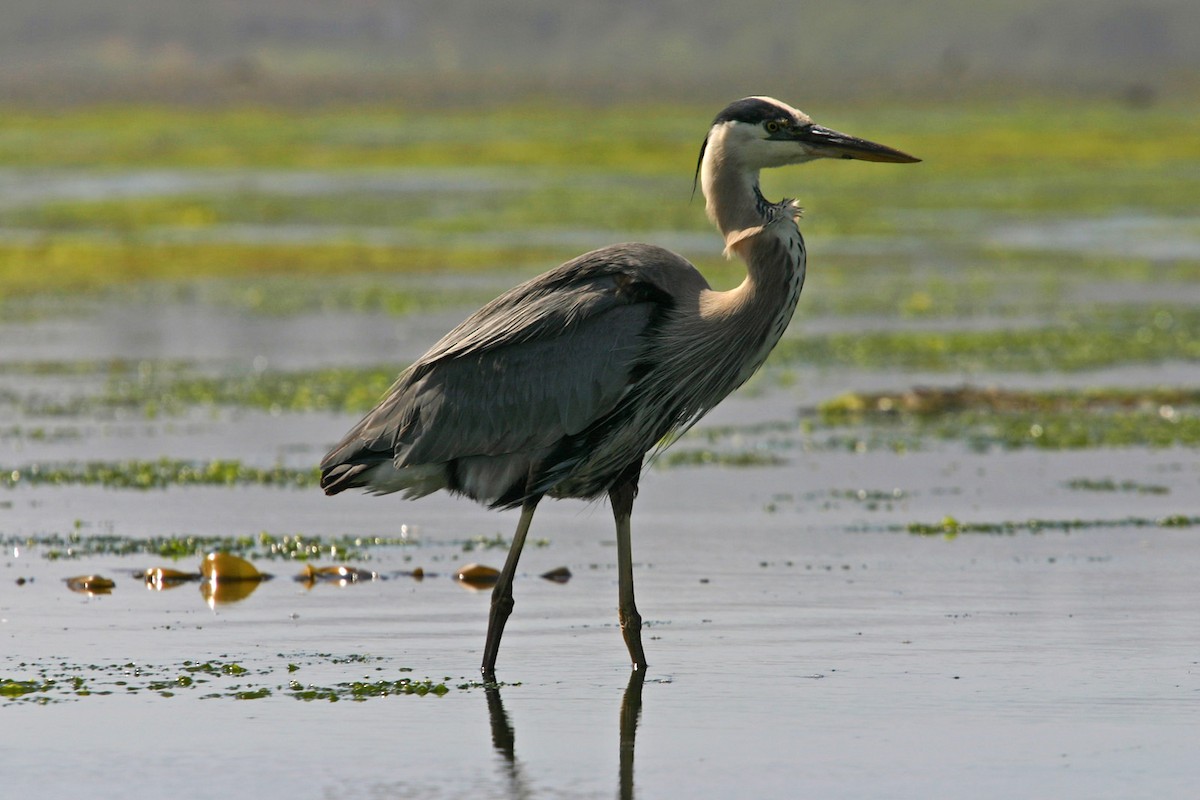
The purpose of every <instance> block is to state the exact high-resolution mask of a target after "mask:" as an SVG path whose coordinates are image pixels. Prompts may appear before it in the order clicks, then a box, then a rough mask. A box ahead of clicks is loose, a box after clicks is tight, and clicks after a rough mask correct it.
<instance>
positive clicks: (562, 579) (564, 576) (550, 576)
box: [542, 567, 571, 583]
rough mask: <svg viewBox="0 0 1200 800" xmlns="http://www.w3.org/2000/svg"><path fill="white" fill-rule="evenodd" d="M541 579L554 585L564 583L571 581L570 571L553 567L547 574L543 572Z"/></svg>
mask: <svg viewBox="0 0 1200 800" xmlns="http://www.w3.org/2000/svg"><path fill="white" fill-rule="evenodd" d="M542 577H543V578H545V579H546V580H548V581H554V582H555V583H566V582H567V581H569V580H571V570H569V569H567V568H566V567H555V568H554V569H552V570H550V571H549V572H543V573H542Z"/></svg>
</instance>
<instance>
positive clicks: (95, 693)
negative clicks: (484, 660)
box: [0, 653, 473, 705]
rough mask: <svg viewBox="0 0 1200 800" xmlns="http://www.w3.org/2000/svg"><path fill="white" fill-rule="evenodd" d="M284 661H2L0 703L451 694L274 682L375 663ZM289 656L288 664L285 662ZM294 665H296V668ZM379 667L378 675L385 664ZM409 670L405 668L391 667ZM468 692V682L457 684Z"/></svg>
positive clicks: (439, 684) (396, 683) (403, 682)
mask: <svg viewBox="0 0 1200 800" xmlns="http://www.w3.org/2000/svg"><path fill="white" fill-rule="evenodd" d="M277 658H278V659H280V660H281V663H275V661H273V660H270V659H266V660H262V661H260V662H259V663H255V664H253V665H250V666H246V665H245V664H243V663H241V662H239V661H236V660H229V658H228V657H227V656H221V657H217V658H210V659H206V660H204V661H192V660H185V661H182V662H179V663H175V664H153V663H144V662H123V663H105V664H94V663H93V664H89V663H84V662H74V661H69V660H65V659H53V658H48V659H43V660H41V661H38V662H35V663H29V662H18V663H12V662H11V661H10V663H7V664H5V665H3V666H2V667H0V669H4V670H7V671H11V672H13V673H17V674H18V675H19V676H18V677H0V704H3V705H8V704H13V703H33V704H37V705H47V704H50V703H61V702H71V701H79V700H81V699H83V698H89V697H108V696H113V695H125V696H130V695H139V694H153V695H156V696H158V697H161V698H179V697H192V698H195V699H199V700H216V699H225V700H238V701H241V700H261V699H264V698H270V697H274V696H277V695H278V696H284V697H291V698H294V699H297V700H304V701H312V700H324V701H328V702H336V701H338V700H351V701H355V702H364V701H367V700H373V699H377V698H382V697H397V696H417V697H424V696H427V695H432V696H434V697H441V696H443V695H446V694H448V693H449V692H450V691H451V686H450V685H448V683H447V682H448V681H449V680H450V679H449V678H446V679H443V680H432V679H415V678H410V677H400V678H396V679H390V680H389V679H378V680H367V679H363V680H354V681H340V682H336V683H333V684H330V685H327V686H320V685H313V684H302V683H301V682H300V681H298V680H295V679H294V678H293V679H289V680H287V681H286V682H282V683H281V682H279V677H280V675H279V674H280V673H283V674H285V675H286V674H289V673H295V672H296V671H299V670H301V669H322V670H323V671H328V669H329V668H330V667H331V666H339V665H341V666H344V665H347V664H361V663H364V662H368V661H375V660H378V659H377V658H376V657H372V656H365V655H361V654H351V655H350V656H342V657H339V656H334V655H331V654H308V655H304V654H291V655H290V656H285V655H284V654H282V653H281V654H279V655H278V656H277ZM288 659H291V660H288ZM297 662H299V663H297ZM378 669H380V670H383V669H385V668H384V667H379V668H378ZM392 669H394V670H395V671H397V672H401V673H404V672H411V671H412V670H411V668H408V667H396V668H392ZM457 688H460V689H469V688H473V687H472V685H471V684H470V683H469V682H468V683H464V684H460V685H458V686H457Z"/></svg>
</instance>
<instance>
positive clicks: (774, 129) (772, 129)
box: [766, 120, 782, 133]
mask: <svg viewBox="0 0 1200 800" xmlns="http://www.w3.org/2000/svg"><path fill="white" fill-rule="evenodd" d="M781 127H782V125H780V124H779V122H778V121H777V120H770V121H769V122H767V125H766V128H767V133H779V129H780V128H781Z"/></svg>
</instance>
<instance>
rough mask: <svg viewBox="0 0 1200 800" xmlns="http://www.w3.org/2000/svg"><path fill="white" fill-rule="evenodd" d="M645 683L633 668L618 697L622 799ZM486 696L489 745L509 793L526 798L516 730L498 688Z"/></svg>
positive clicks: (627, 798)
mask: <svg viewBox="0 0 1200 800" xmlns="http://www.w3.org/2000/svg"><path fill="white" fill-rule="evenodd" d="M645 682H646V669H645V668H644V667H643V668H641V669H635V670H633V671H632V672H631V673H630V675H629V684H628V685H627V686H626V687H625V695H624V696H623V697H622V698H621V722H620V742H621V745H620V753H621V755H620V763H619V765H618V768H617V780H618V794H617V796H618V797H620V798H621V800H633V796H634V794H633V753H634V741H635V739H636V738H637V726H638V721H639V719H640V718H641V715H642V685H643V684H644V683H645ZM484 693H485V694H486V695H487V704H488V717H489V719H490V720H491V723H492V747H493V748H495V750H496V752H497V753H498V754H499V755H500V756H501V757H502V758H503V759H504V767H505V772H506V773H507V778H508V796H509V797H513V798H526V797H531V796H532V795H533V792H532V790H531V789H530V787H529V785H528V782H527V780H526V777H525V775H524V774H523V772H522V769H521V762H520V761H518V760H517V754H516V739H517V737H516V733H515V732H514V731H513V727H512V723H510V722H509V721H508V714H507V713H506V712H505V711H504V701H503V700H501V699H500V687H499V686H497V685H495V684H492V685H490V686H487V687H486V688H485V689H484Z"/></svg>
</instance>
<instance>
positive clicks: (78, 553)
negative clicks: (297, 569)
mask: <svg viewBox="0 0 1200 800" xmlns="http://www.w3.org/2000/svg"><path fill="white" fill-rule="evenodd" d="M416 544H417V541H416V540H415V539H413V538H412V537H410V536H407V535H403V534H402V535H400V536H393V537H382V536H353V535H349V534H345V535H340V536H318V535H302V534H284V535H276V534H271V533H267V532H266V531H263V532H262V533H259V534H256V535H242V536H195V535H182V536H149V537H131V536H120V535H116V534H103V533H88V534H84V533H81V532H80V531H79V530H76V531H73V532H71V533H69V534H57V533H49V534H37V535H30V536H14V535H4V536H0V545H2V546H4V547H6V548H12V547H21V548H25V549H29V550H37V551H40V552H41V555H42V557H43V558H46V559H49V560H52V561H56V560H61V559H77V558H88V557H92V556H130V555H154V556H160V557H163V558H170V559H175V560H179V559H184V558H195V557H203V556H204V554H206V553H208V552H210V551H214V550H216V551H221V552H224V553H235V554H238V555H240V556H242V557H244V558H248V559H267V560H272V559H274V560H279V559H283V560H292V561H306V560H307V559H310V558H333V559H338V560H342V561H362V560H366V559H369V558H370V551H371V550H373V549H376V548H392V547H412V546H415V545H416ZM174 572H175V571H172V570H163V569H161V568H154V569H150V570H142V571H140V572H139V575H138V577H139V578H142V579H145V580H149V579H150V576H151V574H152V573H164V574H166V573H171V574H174ZM184 575H186V577H188V578H191V577H192V576H191V575H190V574H186V573H185V574H184ZM199 577H200V575H199V573H196V574H195V578H197V579H198V578H199Z"/></svg>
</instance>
